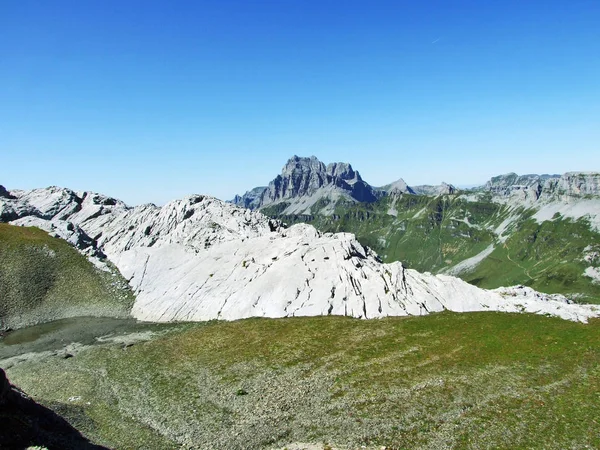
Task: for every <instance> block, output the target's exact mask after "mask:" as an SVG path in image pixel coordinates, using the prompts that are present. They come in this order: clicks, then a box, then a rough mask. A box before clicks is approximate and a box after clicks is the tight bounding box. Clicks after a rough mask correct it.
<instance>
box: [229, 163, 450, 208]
mask: <svg viewBox="0 0 600 450" xmlns="http://www.w3.org/2000/svg"><path fill="white" fill-rule="evenodd" d="M455 190H456V189H455V188H454V186H452V185H448V184H446V183H442V185H440V186H417V187H415V189H413V188H411V187H410V186H408V185H407V184H406V183H405V182H404V180H402V179H399V180H398V181H395V182H394V183H390V184H388V185H386V186H383V187H373V186H371V185H370V184H369V183H367V182H366V181H364V180H363V179H362V178H361V176H360V174H359V173H358V171H356V170H354V169H353V168H352V166H351V165H350V164H349V163H345V162H336V163H330V164H328V165H327V166H326V165H325V164H324V163H323V162H321V161H319V160H318V159H317V158H316V157H315V156H311V157H309V158H307V157H299V156H293V157H292V158H290V159H289V160H288V162H287V163H286V164H285V166H284V167H283V169H282V170H281V174H280V175H277V177H275V179H273V180H272V181H271V182H270V183H269V185H268V186H266V187H256V188H254V189H252V190H250V191H248V192H246V193H245V194H244V195H241V196H240V195H236V196H235V197H234V199H233V200H232V201H231V202H232V203H234V204H235V205H238V206H243V207H245V208H250V209H261V208H267V207H268V208H270V209H273V208H274V209H275V210H277V211H278V213H280V214H284V215H286V214H325V215H331V214H333V212H334V208H335V206H336V204H337V203H338V202H347V203H357V202H358V203H372V202H375V201H377V199H379V198H381V197H384V196H387V195H401V194H416V193H419V194H427V195H442V194H445V193H454V191H455Z"/></svg>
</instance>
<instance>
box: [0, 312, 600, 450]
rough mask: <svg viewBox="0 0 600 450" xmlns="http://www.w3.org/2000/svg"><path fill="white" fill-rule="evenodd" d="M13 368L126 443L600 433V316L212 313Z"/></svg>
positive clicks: (476, 439)
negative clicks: (216, 317) (155, 334)
mask: <svg viewBox="0 0 600 450" xmlns="http://www.w3.org/2000/svg"><path fill="white" fill-rule="evenodd" d="M8 375H9V377H10V378H11V380H12V381H13V382H15V383H16V384H18V385H20V386H21V387H22V388H23V389H24V390H25V391H26V392H28V393H29V394H31V395H33V396H34V398H35V399H36V400H38V401H41V402H42V403H44V404H49V405H50V404H52V405H61V404H62V405H64V404H71V405H72V406H78V407H80V408H81V411H80V413H78V414H80V415H79V416H78V417H79V419H78V420H79V422H78V423H79V424H80V425H81V427H82V431H84V432H85V433H86V434H87V435H88V436H90V437H91V438H92V439H94V441H97V442H99V443H103V444H104V445H108V446H114V447H117V448H148V447H151V448H174V447H177V448H179V447H180V446H184V447H186V448H223V449H225V448H227V449H242V448H272V447H276V446H279V447H283V446H285V445H287V444H289V443H291V442H328V443H331V444H332V445H335V446H342V447H344V446H346V447H347V448H359V447H360V446H361V445H366V446H373V447H374V446H382V445H386V446H388V448H555V449H562V448H584V447H585V446H586V445H587V446H589V448H598V447H600V434H599V433H598V417H600V395H599V394H598V393H599V392H600V322H599V321H598V320H595V321H592V323H590V324H588V325H583V324H579V323H572V322H567V321H563V320H560V319H555V318H547V317H542V316H534V315H518V314H503V313H471V314H455V313H441V314H434V315H430V316H426V317H409V318H387V319H382V320H369V321H361V320H357V319H351V318H344V317H331V316H330V317H315V318H290V319H277V320H272V319H248V320H242V321H236V322H210V323H207V324H189V325H185V326H183V327H181V328H179V331H176V332H172V333H170V334H167V335H166V336H163V337H161V338H158V339H156V340H154V341H149V342H146V343H142V344H136V345H134V346H133V347H129V348H127V349H123V348H121V347H115V346H105V347H102V348H95V349H92V350H88V351H86V352H82V353H80V354H78V355H77V356H76V357H74V358H70V359H67V360H63V359H60V360H57V359H51V360H46V361H43V362H40V363H32V362H30V363H23V364H20V365H17V366H15V367H13V368H11V369H10V370H9V371H8ZM40 379H44V383H39V382H38V380H40ZM240 392H244V393H245V394H244V395H239V393H240ZM72 396H81V400H77V401H76V402H68V400H67V399H68V398H69V397H72ZM88 403H89V404H88ZM81 414H82V415H81ZM84 419H85V420H84Z"/></svg>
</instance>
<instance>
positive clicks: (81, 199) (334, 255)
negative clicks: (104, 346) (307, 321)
mask: <svg viewBox="0 0 600 450" xmlns="http://www.w3.org/2000/svg"><path fill="white" fill-rule="evenodd" d="M11 194H12V197H14V198H9V197H7V196H4V197H1V198H0V211H9V210H10V211H11V214H17V215H18V217H14V216H13V217H14V218H13V219H12V221H11V223H13V224H16V225H35V226H39V227H41V228H43V229H46V230H48V231H51V232H53V233H55V234H56V235H57V236H59V237H62V238H65V239H67V240H69V242H71V243H73V244H74V245H76V246H78V247H79V248H82V247H83V250H85V251H86V252H88V253H89V252H91V250H90V248H91V249H93V250H94V251H96V252H99V253H102V254H104V255H106V257H107V258H108V259H109V260H110V261H112V262H113V263H114V264H115V265H116V267H117V268H118V269H119V270H120V271H121V273H122V274H123V276H124V277H125V278H126V279H128V280H129V283H130V285H131V287H132V288H133V290H134V292H135V293H136V302H135V304H134V307H133V310H132V314H133V316H134V317H136V318H139V319H143V320H152V321H174V320H209V319H226V320H233V319H240V318H245V317H253V316H261V317H285V316H312V315H325V314H336V315H349V316H353V317H361V318H376V317H385V316H398V315H421V314H428V313H430V312H434V311H442V310H445V309H447V310H451V311H458V312H463V311H508V312H532V313H538V314H550V315H555V316H558V317H562V318H565V319H569V320H578V321H582V322H585V321H587V319H588V318H590V317H596V316H598V315H600V309H599V308H598V307H596V306H592V305H577V304H572V303H570V302H568V301H567V300H566V299H565V298H564V297H562V296H557V295H552V296H549V295H544V294H540V293H537V292H535V291H532V290H531V289H528V288H523V287H513V288H501V289H497V290H495V291H489V290H483V289H479V288H477V287H475V286H472V285H470V284H468V283H466V282H464V281H462V280H460V279H458V278H454V277H451V276H445V275H438V276H434V275H431V274H428V273H425V274H421V273H419V272H416V271H414V270H410V269H406V268H405V267H403V266H402V264H401V263H392V264H382V263H381V262H380V260H379V258H378V257H377V255H375V254H374V253H373V252H372V251H371V250H370V249H368V248H366V247H363V246H362V245H361V244H360V243H359V242H358V241H357V240H356V239H355V237H354V235H352V234H348V233H338V234H322V233H319V232H318V231H317V230H315V228H314V227H312V226H309V225H304V224H300V225H295V226H292V227H291V228H288V229H286V228H283V227H282V226H281V223H280V222H279V221H276V220H272V219H269V218H267V217H265V216H263V215H262V214H260V213H258V212H254V211H250V210H247V209H242V208H238V207H236V206H234V205H231V204H228V203H225V202H222V201H220V200H217V199H215V198H212V197H207V196H202V195H192V196H188V197H186V198H184V199H181V200H177V201H173V202H171V203H168V204H167V205H165V206H163V207H157V206H155V205H142V206H138V207H135V208H130V207H128V206H126V205H125V204H124V203H123V202H120V201H118V200H116V199H112V198H110V197H106V196H102V195H99V194H94V193H90V192H83V193H75V192H73V191H70V190H68V189H61V188H56V187H52V188H47V189H36V190H33V191H13V192H11Z"/></svg>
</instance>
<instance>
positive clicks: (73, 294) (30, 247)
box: [0, 223, 134, 329]
mask: <svg viewBox="0 0 600 450" xmlns="http://www.w3.org/2000/svg"><path fill="white" fill-rule="evenodd" d="M0 299H1V301H0V329H7V328H20V327H23V326H27V325H31V324H35V323H41V322H46V321H50V320H55V319H59V318H64V317H75V316H114V317H126V316H127V315H128V314H129V311H130V310H131V307H132V305H133V300H134V298H133V295H132V293H131V291H130V289H129V286H128V285H127V282H126V281H125V280H124V279H123V278H122V277H121V275H120V274H119V272H118V271H117V270H116V269H114V268H113V269H111V266H110V265H107V266H105V268H104V270H102V269H100V268H98V267H96V266H94V265H93V264H92V263H91V262H90V261H89V260H88V259H87V258H86V257H85V256H83V255H82V254H80V253H79V252H78V251H77V250H76V249H75V248H73V247H72V246H71V245H69V243H67V242H66V241H64V240H62V239H58V238H55V237H51V236H49V235H48V233H46V232H45V231H42V230H40V229H38V228H35V227H18V226H14V225H8V224H4V223H0Z"/></svg>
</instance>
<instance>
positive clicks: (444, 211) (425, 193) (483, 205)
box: [236, 156, 600, 300]
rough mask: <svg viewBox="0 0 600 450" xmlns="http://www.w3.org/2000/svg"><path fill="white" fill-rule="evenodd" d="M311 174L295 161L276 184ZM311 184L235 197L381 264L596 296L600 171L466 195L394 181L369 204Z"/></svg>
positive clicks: (319, 167) (314, 164) (501, 182)
mask: <svg viewBox="0 0 600 450" xmlns="http://www.w3.org/2000/svg"><path fill="white" fill-rule="evenodd" d="M337 165H338V166H343V167H349V165H348V164H345V165H342V164H340V163H338V164H337ZM330 166H333V165H330ZM290 167H293V170H290ZM315 171H319V172H323V171H326V166H325V165H324V164H323V163H320V162H319V161H318V160H317V159H316V158H314V157H312V158H299V157H297V156H296V157H294V158H292V159H291V160H290V161H289V162H288V164H287V165H286V168H284V170H283V173H282V174H281V175H280V176H278V177H277V178H276V180H280V182H281V180H286V183H287V184H288V185H292V186H296V185H297V184H298V183H296V181H295V180H297V179H302V176H305V177H309V178H310V177H311V176H312V175H313V173H314V172H315ZM291 173H294V174H295V175H294V176H291V175H290V174H291ZM349 173H350V174H352V175H351V176H348V178H352V179H354V177H359V175H358V176H357V175H354V174H357V172H356V171H355V170H354V169H352V170H351V171H349ZM299 174H302V176H300V175H299ZM317 179H318V180H321V181H319V182H315V183H314V184H313V188H312V190H310V191H307V190H302V189H298V188H296V189H292V190H288V193H287V196H271V198H270V199H269V200H268V202H266V203H265V202H263V198H264V197H261V195H263V193H265V192H267V191H265V190H264V189H265V188H256V189H254V190H252V191H250V192H249V193H246V194H245V195H244V196H242V197H237V198H236V200H237V201H238V203H239V204H240V205H246V206H248V207H250V208H252V209H260V210H261V211H262V212H263V213H265V214H266V215H268V216H270V217H273V218H277V219H280V220H282V221H284V222H285V223H289V224H293V223H301V222H306V223H310V224H312V225H314V226H315V227H317V229H319V230H321V231H323V232H351V233H354V234H355V235H356V236H357V237H358V239H359V241H360V242H361V243H362V244H364V245H368V246H370V247H372V248H373V249H375V250H376V251H377V252H378V253H379V254H380V255H381V256H382V258H383V260H384V261H385V262H393V261H402V262H403V264H404V265H405V266H408V267H411V268H415V269H418V270H421V271H428V272H433V273H447V274H452V275H456V276H460V277H461V278H463V279H465V280H467V281H469V282H471V283H473V284H476V285H478V286H482V287H486V288H496V287H499V286H504V285H507V284H516V283H518V284H525V285H528V286H531V287H534V288H536V289H538V290H542V291H544V292H549V293H563V294H567V295H570V296H572V297H573V298H581V297H578V296H583V297H585V298H588V299H590V300H591V299H594V298H600V276H598V275H597V274H598V273H600V268H599V267H598V265H600V261H598V260H597V259H590V258H591V256H590V255H596V254H598V252H600V245H599V244H600V234H599V233H600V187H599V186H600V174H599V173H595V172H570V173H565V174H563V175H557V174H543V175H535V174H529V175H517V174H515V173H509V174H505V175H499V176H496V177H493V178H491V179H490V180H489V181H488V182H487V183H485V184H484V185H482V186H479V187H477V188H473V189H468V190H467V189H466V190H459V189H456V188H455V187H454V186H452V185H449V184H446V183H442V184H441V185H439V186H408V185H407V183H406V182H404V180H402V179H399V180H398V181H396V182H394V183H390V184H388V185H385V186H383V187H380V188H375V187H372V186H371V187H370V188H371V189H370V192H372V193H373V198H371V199H369V200H367V201H361V200H360V198H359V197H356V196H352V191H351V190H350V189H348V188H345V189H342V188H340V187H339V186H338V185H335V184H331V183H330V184H327V183H325V182H322V180H325V181H327V179H326V178H323V177H320V178H319V177H317ZM249 198H251V199H252V201H250V202H248V201H246V199H249Z"/></svg>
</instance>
